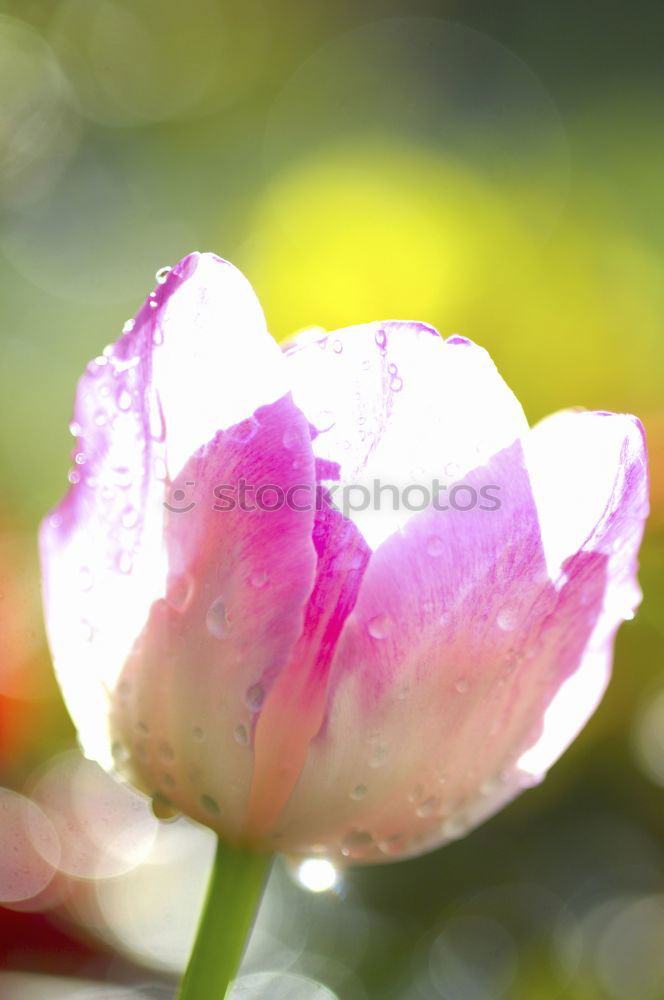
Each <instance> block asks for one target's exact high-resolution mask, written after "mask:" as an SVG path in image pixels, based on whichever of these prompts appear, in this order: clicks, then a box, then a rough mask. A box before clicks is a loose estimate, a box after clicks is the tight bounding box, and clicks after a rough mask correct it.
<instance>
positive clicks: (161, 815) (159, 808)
mask: <svg viewBox="0 0 664 1000" xmlns="http://www.w3.org/2000/svg"><path fill="white" fill-rule="evenodd" d="M152 812H153V814H154V816H155V817H156V818H157V819H160V820H169V819H176V818H177V817H178V816H179V815H180V810H179V809H176V808H175V806H174V805H173V803H172V802H170V801H169V800H168V799H167V798H166V796H165V795H162V794H161V792H155V793H154V795H153V796H152Z"/></svg>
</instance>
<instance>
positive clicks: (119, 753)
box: [111, 740, 130, 767]
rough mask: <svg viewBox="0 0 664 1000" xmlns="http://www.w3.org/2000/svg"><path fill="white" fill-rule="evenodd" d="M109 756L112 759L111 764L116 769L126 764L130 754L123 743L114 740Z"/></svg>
mask: <svg viewBox="0 0 664 1000" xmlns="http://www.w3.org/2000/svg"><path fill="white" fill-rule="evenodd" d="M111 756H112V757H113V763H114V764H115V766H116V767H123V766H124V765H125V764H127V763H128V761H129V758H130V754H129V751H128V750H127V748H126V746H125V745H124V743H120V742H119V741H118V740H116V741H115V742H114V743H113V744H112V745H111Z"/></svg>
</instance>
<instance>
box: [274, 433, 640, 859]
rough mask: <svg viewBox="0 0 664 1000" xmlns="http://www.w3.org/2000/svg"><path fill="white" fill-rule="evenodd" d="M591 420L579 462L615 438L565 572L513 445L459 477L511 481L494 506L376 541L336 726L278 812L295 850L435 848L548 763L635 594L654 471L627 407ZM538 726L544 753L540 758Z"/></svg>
mask: <svg viewBox="0 0 664 1000" xmlns="http://www.w3.org/2000/svg"><path fill="white" fill-rule="evenodd" d="M579 419H581V418H579ZM584 419H588V420H591V421H594V427H595V439H594V441H593V442H591V441H590V440H589V438H588V437H586V436H585V435H580V436H579V437H576V436H575V435H574V433H573V432H571V433H570V434H569V436H568V447H569V449H570V455H574V456H575V458H574V459H573V463H574V464H581V465H582V464H583V463H582V462H580V463H579V462H577V460H576V456H577V455H578V451H581V452H583V450H584V449H586V448H589V447H590V448H593V447H596V446H597V445H598V442H600V441H601V438H602V435H603V433H611V434H612V435H613V434H616V435H618V436H620V435H622V446H621V448H620V449H619V451H618V454H617V455H615V454H614V456H613V464H612V475H611V477H610V482H609V484H608V487H607V481H606V480H607V477H605V478H604V480H603V482H602V483H600V484H599V488H600V489H603V490H604V495H603V497H602V496H600V497H598V498H597V506H596V509H598V510H599V511H600V512H602V513H601V514H600V516H599V519H598V521H597V522H596V524H595V525H594V526H593V528H594V530H592V532H591V533H590V535H589V536H588V537H586V539H585V540H584V544H583V545H581V547H580V548H579V549H578V550H577V551H576V552H574V553H573V554H570V557H569V558H567V559H566V560H565V562H564V565H563V568H562V575H561V576H560V578H559V579H557V580H555V581H552V580H551V579H550V578H549V576H548V574H547V564H546V559H545V552H544V549H543V547H542V544H541V540H540V526H539V522H538V512H537V508H536V506H535V503H534V501H533V495H532V492H531V488H530V484H529V481H528V475H527V470H526V466H525V463H524V457H523V452H522V448H521V445H519V444H518V443H517V444H515V445H513V446H512V447H511V448H508V449H506V450H505V451H504V452H502V453H501V454H499V455H498V456H496V457H495V458H494V459H492V460H491V462H489V463H488V464H487V465H486V466H485V467H483V468H481V469H478V470H476V471H475V472H474V473H473V474H472V475H471V476H467V477H465V481H466V482H468V483H472V484H474V485H475V486H476V488H477V489H479V488H480V486H481V485H482V484H486V483H487V482H491V483H498V484H500V485H501V487H502V491H501V497H502V506H501V507H500V509H499V510H493V511H481V510H480V509H478V508H477V509H474V510H469V511H465V512H461V511H454V510H451V511H444V512H442V511H441V512H436V511H425V512H423V513H422V514H416V515H414V516H413V517H412V519H411V521H410V522H409V523H408V525H407V527H406V529H405V531H404V532H403V534H401V535H394V536H392V537H390V538H389V539H388V540H387V541H386V542H385V543H384V544H383V545H382V546H381V547H380V548H379V549H378V550H377V551H376V552H375V553H374V555H373V557H372V559H371V562H370V564H369V567H368V569H367V572H366V574H365V577H364V580H363V583H362V587H361V590H360V593H359V597H358V600H357V603H356V606H355V609H354V611H353V613H352V615H350V617H349V618H348V620H347V622H346V625H345V627H344V631H343V633H342V636H341V639H340V642H339V645H338V647H337V651H336V654H335V657H334V661H333V664H332V667H331V678H330V692H331V697H330V704H329V710H328V717H327V723H326V725H325V727H324V729H323V730H322V731H321V733H320V735H319V737H318V738H317V739H316V740H314V741H313V742H312V744H311V748H310V752H309V755H308V758H307V761H306V764H305V767H304V770H303V772H302V775H301V777H300V780H299V782H298V784H297V786H296V788H295V791H294V793H293V796H292V798H291V800H290V802H289V803H288V805H287V806H286V808H285V809H284V811H283V814H282V815H281V817H280V819H279V823H278V831H279V832H280V833H281V835H282V843H283V844H284V845H285V848H286V849H287V848H289V847H290V848H291V849H294V850H303V851H306V850H311V849H312V848H316V849H321V850H323V849H324V850H325V851H327V852H328V853H331V854H334V853H338V852H341V853H342V854H344V855H346V856H350V857H354V858H367V859H368V860H378V859H380V858H381V857H383V858H384V857H385V856H392V855H395V856H404V855H406V854H410V853H418V852H419V851H422V850H426V849H429V848H431V847H433V846H436V845H437V844H439V843H441V842H443V841H444V840H446V839H450V838H452V837H454V836H458V835H459V834H460V833H461V832H464V831H465V830H466V829H468V828H469V827H470V826H472V825H473V824H474V823H476V822H478V821H479V820H480V819H482V818H484V817H485V816H486V815H488V814H489V813H490V812H492V811H494V810H495V809H496V808H498V806H499V805H502V804H504V802H505V801H507V800H508V799H509V798H510V797H511V796H513V795H514V794H515V793H516V792H517V791H518V790H519V789H520V788H521V787H523V786H524V785H526V784H529V783H532V781H533V779H534V775H533V771H534V768H533V767H531V766H528V765H529V763H538V764H543V766H544V767H546V766H548V765H549V764H550V763H551V762H552V759H553V757H555V756H557V754H558V753H560V752H561V751H562V749H563V748H564V746H566V745H567V744H568V743H569V742H570V740H571V739H572V738H573V736H574V735H575V734H576V732H577V731H578V729H579V728H580V725H581V724H582V723H583V722H584V721H585V719H586V718H587V715H588V714H589V713H590V711H592V708H593V707H594V705H595V704H596V701H597V699H598V697H599V696H600V693H601V691H602V690H603V687H604V684H605V682H606V677H607V667H608V663H609V661H610V651H611V645H612V639H613V636H614V633H615V630H616V628H617V626H618V624H619V623H620V621H621V620H622V619H623V618H624V617H625V611H626V608H625V604H624V598H625V596H626V595H627V594H628V593H631V594H632V597H633V595H634V590H633V588H634V570H635V553H636V550H637V548H638V543H639V540H640V536H641V531H642V525H643V518H644V516H645V512H646V502H645V490H646V477H645V458H644V452H643V443H642V440H641V437H640V434H639V432H638V427H637V425H636V422H635V421H633V419H631V418H619V417H617V418H600V417H591V416H590V415H588V416H587V417H584ZM601 420H609V421H610V420H613V421H614V423H613V427H612V429H611V431H610V432H608V431H607V432H603V431H601V429H600V421H601ZM586 485H588V486H589V488H590V486H591V485H592V484H586ZM564 488H565V479H564V476H561V477H560V487H559V490H560V492H562V490H563V489H564ZM616 560H618V561H616ZM577 678H583V681H582V685H581V686H582V687H583V688H584V689H585V692H586V697H585V698H584V701H583V706H584V707H583V718H582V719H580V718H579V717H578V714H575V715H572V716H571V717H569V718H567V717H566V716H565V715H561V714H560V713H554V720H553V721H554V724H555V734H554V735H555V739H552V738H551V735H550V732H549V733H547V730H550V728H551V726H550V716H549V713H550V712H552V711H553V706H555V704H556V700H557V698H558V697H563V694H562V693H563V692H564V691H565V688H566V686H567V685H573V684H574V683H575V682H576V679H577ZM588 691H590V694H591V696H590V697H588V696H587V695H588ZM544 737H546V741H547V742H546V750H547V751H548V752H546V753H545V754H544V755H542V754H541V753H540V754H538V753H536V754H535V756H534V757H533V759H532V761H530V762H529V759H528V754H527V753H526V751H532V749H533V747H535V746H536V745H537V742H538V740H540V739H541V738H544ZM551 749H553V751H554V753H553V756H551V753H550V751H551ZM537 773H538V775H539V774H540V773H541V772H540V769H539V767H538V772H537Z"/></svg>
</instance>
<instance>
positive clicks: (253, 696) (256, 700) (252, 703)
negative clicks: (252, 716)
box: [244, 684, 265, 712]
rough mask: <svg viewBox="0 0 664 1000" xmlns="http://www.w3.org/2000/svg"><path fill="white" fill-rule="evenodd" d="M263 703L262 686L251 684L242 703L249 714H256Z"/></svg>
mask: <svg viewBox="0 0 664 1000" xmlns="http://www.w3.org/2000/svg"><path fill="white" fill-rule="evenodd" d="M264 701H265V688H264V687H263V685H262V684H252V685H251V687H248V688H247V690H246V692H245V695H244V703H245V705H246V706H247V708H248V709H249V711H250V712H258V711H259V709H260V708H261V705H262V704H263V702H264Z"/></svg>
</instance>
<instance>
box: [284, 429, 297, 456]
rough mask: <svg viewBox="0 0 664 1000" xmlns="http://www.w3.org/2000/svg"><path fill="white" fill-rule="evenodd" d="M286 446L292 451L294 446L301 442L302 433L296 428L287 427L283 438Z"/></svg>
mask: <svg viewBox="0 0 664 1000" xmlns="http://www.w3.org/2000/svg"><path fill="white" fill-rule="evenodd" d="M282 441H283V445H284V448H288V449H289V451H292V449H293V448H297V446H298V444H299V443H300V435H299V434H298V433H297V431H296V430H295V428H293V427H287V428H286V430H285V431H284V436H283V438H282Z"/></svg>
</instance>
